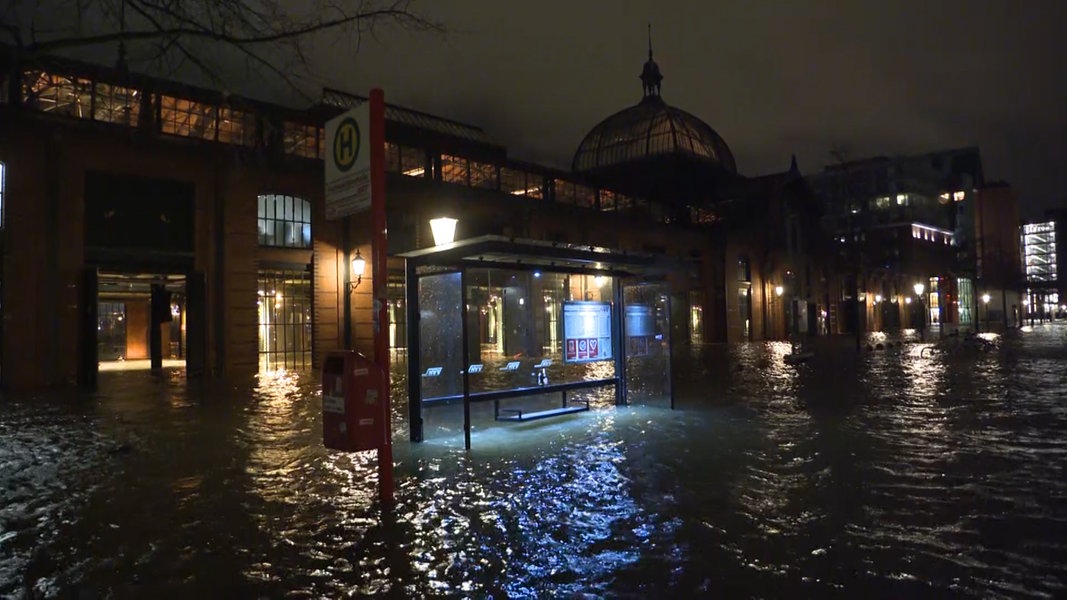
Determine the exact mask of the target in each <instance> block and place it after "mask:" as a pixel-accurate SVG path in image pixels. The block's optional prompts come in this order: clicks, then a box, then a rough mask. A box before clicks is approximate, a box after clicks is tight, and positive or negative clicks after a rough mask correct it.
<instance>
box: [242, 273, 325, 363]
mask: <svg viewBox="0 0 1067 600" xmlns="http://www.w3.org/2000/svg"><path fill="white" fill-rule="evenodd" d="M258 280H259V285H258V286H257V287H258V293H257V296H258V301H257V303H256V304H257V309H258V313H259V319H258V321H259V370H260V372H275V371H279V370H288V371H300V370H305V369H308V368H310V367H311V339H312V328H313V319H312V311H311V307H312V305H311V273H310V271H306V270H305V271H293V270H286V271H260V272H259V277H258Z"/></svg>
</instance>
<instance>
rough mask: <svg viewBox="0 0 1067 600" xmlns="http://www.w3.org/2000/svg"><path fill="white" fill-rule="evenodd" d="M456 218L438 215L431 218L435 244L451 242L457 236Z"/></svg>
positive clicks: (440, 244)
mask: <svg viewBox="0 0 1067 600" xmlns="http://www.w3.org/2000/svg"><path fill="white" fill-rule="evenodd" d="M456 222H457V221H456V219H453V218H451V217H438V218H436V219H430V230H431V231H433V244H434V246H442V245H444V244H451V243H452V240H453V239H455V237H456Z"/></svg>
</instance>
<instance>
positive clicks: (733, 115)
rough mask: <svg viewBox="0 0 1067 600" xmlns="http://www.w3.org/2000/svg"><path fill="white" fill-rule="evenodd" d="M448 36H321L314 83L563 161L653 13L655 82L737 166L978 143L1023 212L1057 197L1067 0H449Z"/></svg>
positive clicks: (620, 87) (642, 51) (532, 156)
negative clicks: (324, 39)
mask: <svg viewBox="0 0 1067 600" xmlns="http://www.w3.org/2000/svg"><path fill="white" fill-rule="evenodd" d="M416 6H417V8H419V10H421V11H422V12H423V13H424V14H426V15H428V16H430V17H431V18H434V19H436V20H438V21H440V22H442V23H443V24H444V25H445V26H446V27H447V28H448V33H447V34H446V35H443V36H442V35H437V34H433V33H413V32H409V31H403V30H397V29H383V30H379V31H378V32H377V34H376V36H375V37H374V38H367V39H364V40H363V41H362V43H361V44H360V45H359V47H358V48H356V47H355V45H354V44H345V43H337V42H336V40H333V41H331V43H329V44H322V45H321V46H319V47H318V49H317V51H316V53H315V55H314V61H313V64H314V65H315V68H316V71H317V72H316V76H318V77H320V78H321V79H322V80H323V81H324V82H325V83H327V84H330V85H333V86H335V87H339V88H341V89H346V90H350V91H352V92H355V93H366V91H367V90H368V89H369V88H371V87H382V88H383V89H384V90H385V92H386V99H387V101H392V102H395V103H398V104H402V105H405V106H409V107H412V108H418V109H421V110H425V111H428V112H432V113H435V114H440V115H442V116H449V117H452V118H455V119H459V120H464V121H467V122H471V123H473V124H476V125H480V126H482V127H483V128H485V129H486V130H487V131H488V132H489V133H490V135H492V136H493V137H494V138H495V139H496V140H498V141H499V142H501V143H503V144H504V145H506V146H507V147H508V149H509V153H510V154H511V155H512V156H513V157H515V158H521V159H527V160H534V161H538V162H543V163H548V164H552V165H556V166H561V167H569V165H570V161H571V158H572V157H573V153H574V150H575V149H576V147H577V146H578V143H579V142H580V141H581V139H582V137H583V136H584V135H585V133H586V132H587V131H588V130H589V129H591V128H592V127H593V126H594V125H595V124H596V123H597V122H599V121H600V120H601V119H603V118H604V117H606V116H608V115H609V114H611V113H613V112H615V111H618V110H620V109H622V108H625V107H627V106H630V105H632V104H634V103H636V102H637V101H638V100H640V97H641V86H640V81H639V80H638V74H639V73H640V71H641V66H642V64H643V62H644V61H645V58H646V55H647V41H646V24H647V23H649V22H651V23H652V27H653V46H654V50H655V58H656V62H657V63H659V65H660V68H661V69H662V71H663V74H664V81H663V97H664V99H665V100H666V101H667V102H668V103H669V104H672V105H674V106H677V107H679V108H682V109H684V110H687V111H689V112H691V113H693V114H695V115H696V116H698V117H700V118H701V119H703V120H705V121H706V122H707V123H708V124H710V125H711V126H712V127H713V128H715V129H716V130H717V131H718V132H719V134H720V135H722V136H723V138H724V139H725V140H726V141H727V143H728V144H729V145H730V147H731V149H732V150H733V152H734V154H735V156H736V158H737V164H738V168H739V170H740V171H741V172H742V173H744V174H747V175H759V174H762V173H766V172H770V171H774V170H782V169H785V168H786V167H787V166H788V165H789V159H790V155H791V154H793V153H796V155H797V158H798V160H799V163H800V167H801V169H802V170H803V171H805V172H813V171H816V170H818V169H821V168H822V166H823V165H825V164H826V163H828V162H831V161H832V159H831V157H830V154H829V152H830V150H831V148H833V147H835V146H837V147H842V148H844V149H846V151H847V154H848V155H849V156H850V157H855V158H861V157H866V156H872V155H880V154H889V155H891V154H898V153H911V152H924V151H929V150H936V149H941V148H951V147H959V146H967V145H974V144H977V145H978V146H979V147H980V148H981V152H982V157H983V161H984V164H985V168H986V175H987V178H989V179H1004V180H1007V181H1009V182H1010V183H1011V184H1012V185H1013V186H1014V187H1015V188H1016V189H1017V190H1018V191H1019V193H1020V196H1021V198H1022V203H1023V209H1024V216H1038V214H1039V211H1040V209H1042V208H1044V207H1047V206H1051V205H1054V204H1064V203H1067V186H1064V179H1065V178H1064V176H1063V173H1064V172H1065V167H1067V67H1065V66H1064V65H1065V62H1067V33H1065V26H1067V2H1064V1H1051V0H1016V1H1008V2H1000V1H991V0H924V1H912V0H893V1H890V2H886V1H884V0H882V1H876V2H875V1H870V2H868V1H860V0H848V1H843V0H842V1H837V2H828V1H818V2H807V1H804V2H802V1H800V0H774V1H771V0H767V1H750V2H742V1H737V2H712V1H703V2H700V1H672V0H660V1H658V2H644V1H635V0H615V1H609V0H542V1H540V2H518V1H512V0H504V1H501V0H451V1H447V2H446V1H438V0H435V1H432V2H430V1H426V0H423V1H422V2H420V3H419V4H417V5H416Z"/></svg>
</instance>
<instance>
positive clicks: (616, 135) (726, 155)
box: [572, 33, 737, 173]
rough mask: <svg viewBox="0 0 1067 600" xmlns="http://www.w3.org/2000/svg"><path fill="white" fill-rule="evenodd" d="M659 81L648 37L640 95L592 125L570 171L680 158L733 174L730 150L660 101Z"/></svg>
mask: <svg viewBox="0 0 1067 600" xmlns="http://www.w3.org/2000/svg"><path fill="white" fill-rule="evenodd" d="M662 80H663V75H662V74H660V70H659V66H658V65H657V64H656V63H655V61H653V60H652V40H651V33H650V37H649V44H648V62H646V63H645V65H644V69H643V70H642V72H641V82H642V84H643V86H644V93H645V97H644V98H642V99H641V102H639V103H638V104H637V105H635V106H631V107H630V108H627V109H625V110H621V111H619V112H617V113H615V114H613V115H611V116H610V117H608V118H606V119H604V120H603V121H601V122H600V123H599V124H598V125H597V126H596V127H593V129H592V130H591V131H590V132H589V134H588V135H586V136H585V139H583V140H582V143H581V144H580V145H579V146H578V151H577V152H575V153H574V162H573V163H572V168H573V169H574V170H575V171H592V170H595V169H600V168H603V167H612V166H617V165H621V164H624V163H628V162H632V161H639V160H642V159H646V158H652V157H656V156H660V155H681V156H687V157H691V158H695V159H697V160H701V161H707V162H709V163H711V164H715V165H717V166H719V167H721V168H723V169H726V170H727V171H729V172H731V173H737V166H736V165H735V164H734V156H733V154H732V153H731V152H730V148H729V146H727V145H726V142H725V141H723V139H722V138H721V137H720V136H719V134H718V133H715V130H714V129H712V128H711V127H710V126H709V125H708V124H707V123H705V122H704V121H701V120H700V119H698V118H697V117H695V116H693V115H691V114H689V113H687V112H685V111H684V110H681V109H679V108H674V107H673V106H669V105H668V104H667V103H666V102H664V101H663V99H662V98H661V97H660V95H659V90H660V82H661V81H662Z"/></svg>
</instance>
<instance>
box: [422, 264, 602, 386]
mask: <svg viewBox="0 0 1067 600" xmlns="http://www.w3.org/2000/svg"><path fill="white" fill-rule="evenodd" d="M605 279H606V278H605ZM586 280H588V281H586ZM466 281H467V290H466V291H467V334H468V336H469V337H468V340H469V345H468V348H469V351H470V356H469V360H470V365H471V372H470V390H471V393H472V394H478V393H479V392H489V391H502V390H513V389H519V388H527V387H533V386H538V385H549V384H555V383H572V382H580V381H588V380H590V379H605V378H610V377H614V375H615V369H614V364H613V363H612V362H611V361H610V360H608V361H604V362H603V363H588V364H572V363H568V362H566V361H565V360H564V359H563V350H564V340H563V336H564V331H563V325H564V323H563V313H564V305H565V304H566V303H567V302H570V301H572V300H578V299H581V298H584V297H586V296H587V295H588V296H590V297H593V291H592V290H591V288H593V287H594V286H596V285H598V284H599V285H600V288H601V289H602V290H603V294H604V295H605V297H607V298H610V296H611V282H610V280H608V281H601V280H598V281H597V282H594V277H592V276H588V277H587V276H585V275H568V274H563V273H552V272H542V271H519V270H510V269H492V268H485V269H470V270H468V271H467V279H466ZM595 297H596V298H600V292H596V295H595ZM424 397H426V394H424Z"/></svg>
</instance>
